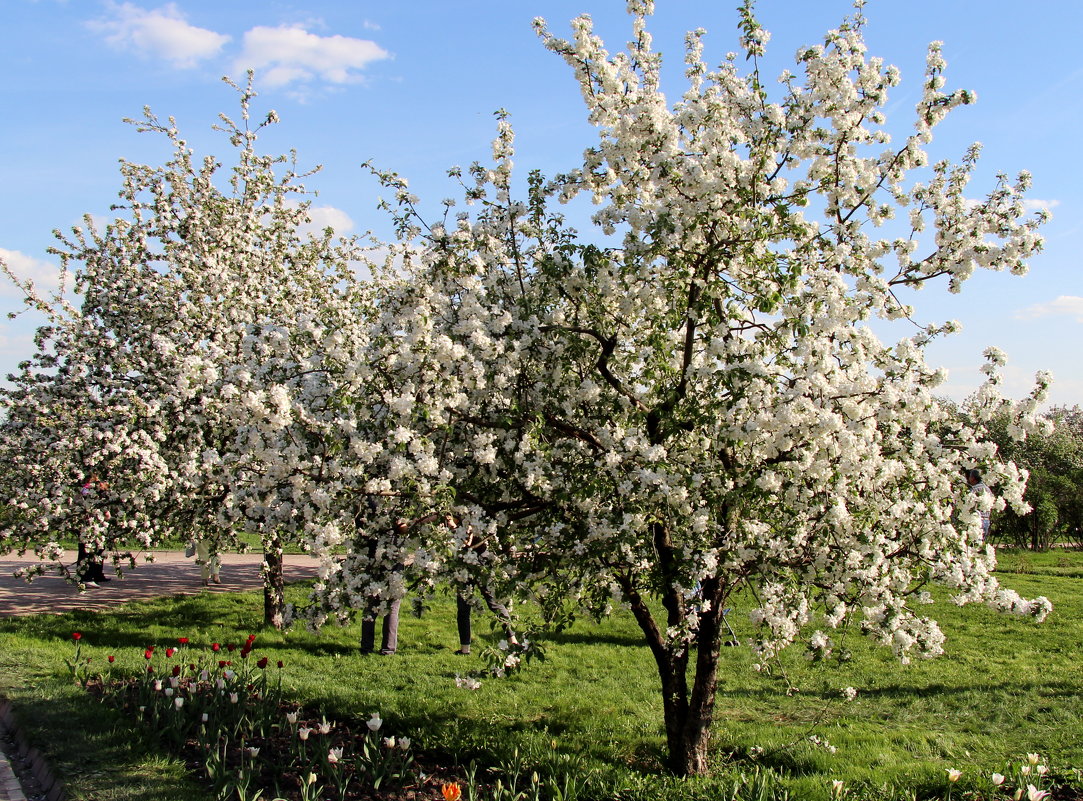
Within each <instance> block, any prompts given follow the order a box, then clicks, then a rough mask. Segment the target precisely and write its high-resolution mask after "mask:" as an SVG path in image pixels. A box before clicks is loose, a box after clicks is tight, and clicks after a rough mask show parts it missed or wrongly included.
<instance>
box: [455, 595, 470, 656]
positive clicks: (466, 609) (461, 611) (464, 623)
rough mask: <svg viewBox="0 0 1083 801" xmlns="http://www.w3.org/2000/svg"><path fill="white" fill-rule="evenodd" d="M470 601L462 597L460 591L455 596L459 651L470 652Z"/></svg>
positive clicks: (462, 652)
mask: <svg viewBox="0 0 1083 801" xmlns="http://www.w3.org/2000/svg"><path fill="white" fill-rule="evenodd" d="M470 611H471V610H470V603H469V602H468V601H467V600H466V599H465V598H463V596H462V593H458V594H457V595H456V596H455V625H456V627H457V628H458V630H459V651H458V652H459V653H460V654H468V653H470V643H471V641H472V640H473V637H472V636H471V631H470Z"/></svg>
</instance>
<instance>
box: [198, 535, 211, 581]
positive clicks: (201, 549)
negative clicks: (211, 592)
mask: <svg viewBox="0 0 1083 801" xmlns="http://www.w3.org/2000/svg"><path fill="white" fill-rule="evenodd" d="M196 561H197V562H199V577H200V578H201V579H202V580H203V586H204V587H206V586H207V584H208V583H209V582H210V578H211V544H210V543H209V542H207V540H200V541H199V542H197V543H196Z"/></svg>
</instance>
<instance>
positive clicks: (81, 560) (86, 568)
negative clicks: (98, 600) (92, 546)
mask: <svg viewBox="0 0 1083 801" xmlns="http://www.w3.org/2000/svg"><path fill="white" fill-rule="evenodd" d="M75 575H76V576H78V577H79V581H81V582H82V583H84V584H90V585H91V586H95V587H96V586H97V583H96V582H95V581H94V579H93V578H92V576H93V573H92V572H91V564H90V554H89V553H87V549H86V543H85V542H83V541H82V540H79V557H78V559H77V561H76V562H75Z"/></svg>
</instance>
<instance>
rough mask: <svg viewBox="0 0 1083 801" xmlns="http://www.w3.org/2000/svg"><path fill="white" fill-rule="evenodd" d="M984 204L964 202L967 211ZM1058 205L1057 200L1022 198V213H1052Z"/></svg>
mask: <svg viewBox="0 0 1083 801" xmlns="http://www.w3.org/2000/svg"><path fill="white" fill-rule="evenodd" d="M984 202H985V199H984V198H982V199H980V200H979V199H978V198H973V197H968V198H966V199H965V200H964V203H965V204H966V207H967V208H968V209H974V208H977V207H978V206H980V205H981V204H982V203H984ZM1059 205H1060V201H1059V200H1042V199H1041V198H1037V197H1028V198H1023V211H1052V210H1053V209H1055V208H1056V207H1057V206H1059Z"/></svg>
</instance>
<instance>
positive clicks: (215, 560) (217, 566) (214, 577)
mask: <svg viewBox="0 0 1083 801" xmlns="http://www.w3.org/2000/svg"><path fill="white" fill-rule="evenodd" d="M209 562H210V568H211V581H213V582H214V583H215V584H221V583H222V577H221V575H220V574H221V572H222V557H221V556H219V555H218V552H217V551H215V552H214V553H212V554H211V558H210V560H209Z"/></svg>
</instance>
